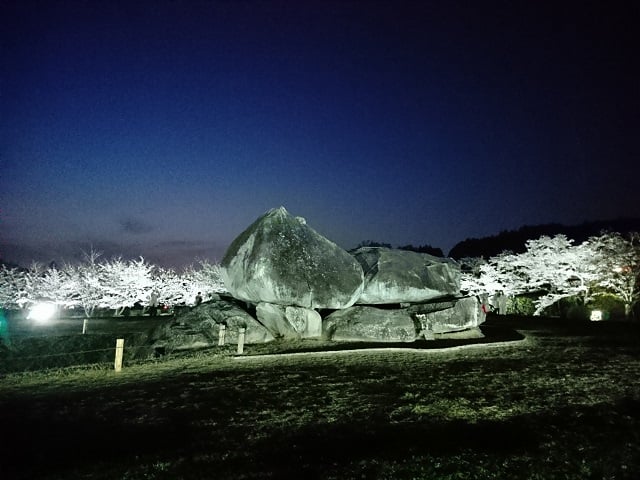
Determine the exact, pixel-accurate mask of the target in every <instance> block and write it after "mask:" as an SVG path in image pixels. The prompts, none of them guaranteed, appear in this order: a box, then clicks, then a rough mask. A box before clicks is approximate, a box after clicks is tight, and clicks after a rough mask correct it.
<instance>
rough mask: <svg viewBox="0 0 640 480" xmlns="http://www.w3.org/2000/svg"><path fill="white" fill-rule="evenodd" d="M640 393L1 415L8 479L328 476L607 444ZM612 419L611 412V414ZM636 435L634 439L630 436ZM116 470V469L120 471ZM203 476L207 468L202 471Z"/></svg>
mask: <svg viewBox="0 0 640 480" xmlns="http://www.w3.org/2000/svg"><path fill="white" fill-rule="evenodd" d="M638 412H640V401H638V400H637V399H624V400H622V401H620V402H619V403H618V404H617V405H596V406H592V407H585V406H583V407H579V408H572V409H570V410H567V411H562V412H554V414H553V415H548V416H547V415H544V414H535V415H523V416H518V417H512V418H510V419H508V420H505V421H497V420H496V421H490V420H484V421H479V422H475V423H468V422H465V421H439V420H438V419H437V418H432V419H428V420H425V421H411V422H403V423H393V422H389V421H387V420H386V419H385V418H378V419H377V418H375V417H372V418H371V419H370V420H369V421H367V422H360V421H359V422H351V423H349V422H347V423H344V422H343V423H335V424H334V423H310V424H306V425H302V426H300V427H296V426H292V427H283V426H282V425H278V426H275V425H268V424H267V425H261V426H247V425H244V426H241V425H236V426H234V425H229V426H225V427H204V426H198V425H194V424H193V422H190V419H189V417H188V416H187V415H185V414H182V413H181V414H176V415H175V417H173V418H165V419H164V420H163V422H162V423H157V424H150V423H145V424H141V423H133V422H132V420H133V419H122V418H112V419H108V420H103V421H100V422H97V421H95V419H82V418H74V417H73V415H71V414H69V415H68V416H67V415H65V417H64V420H62V419H56V418H43V417H40V418H37V419H29V418H26V419H21V418H18V417H11V416H10V415H7V414H6V413H5V414H3V415H2V416H1V418H2V422H3V424H2V429H3V440H4V442H3V443H4V447H3V449H2V451H1V452H0V464H2V466H3V478H7V479H27V478H52V477H53V478H58V477H59V478H68V477H65V475H70V474H71V472H75V473H73V475H74V476H76V474H78V475H80V474H81V475H89V476H90V477H91V478H122V472H126V471H132V472H135V471H136V469H140V468H143V467H142V466H141V465H144V464H145V462H146V464H147V465H148V464H149V462H153V461H154V460H153V459H161V460H162V462H164V463H166V464H167V465H168V467H167V471H166V472H162V474H157V472H156V474H154V475H153V476H151V477H148V476H147V474H140V475H138V476H135V475H134V476H132V477H130V478H213V477H209V476H208V475H212V474H215V475H214V477H215V478H301V477H300V475H302V474H304V475H305V478H306V479H311V478H325V477H324V474H323V472H325V471H326V469H327V468H330V469H332V471H335V472H337V474H338V475H339V473H340V472H341V471H342V472H344V471H346V470H349V469H352V468H354V465H356V466H357V465H360V464H361V465H372V464H385V463H393V462H400V463H402V462H407V461H411V459H413V458H423V459H424V458H434V457H439V458H451V457H455V456H456V455H463V456H464V455H468V453H469V452H473V453H474V455H480V456H484V457H485V458H488V457H491V458H505V457H509V456H513V455H523V456H529V457H534V458H535V457H537V456H540V455H542V456H549V455H551V456H553V455H554V454H555V452H553V451H547V452H544V451H543V452H541V451H540V450H541V439H542V438H543V437H544V436H545V435H546V436H547V437H549V435H551V434H554V433H555V432H561V433H560V434H561V435H566V437H567V438H564V439H558V440H559V441H566V442H569V443H568V444H566V445H565V446H564V447H563V448H564V449H571V448H573V445H571V443H572V442H573V443H576V444H577V443H579V442H580V441H583V442H584V441H586V439H590V440H589V441H591V440H593V438H592V434H593V433H594V432H597V433H598V434H599V435H601V437H602V443H603V445H607V446H609V448H611V449H615V448H617V444H618V443H620V444H629V443H630V442H635V441H637V440H638V438H637V437H638V434H637V433H634V432H637V431H638V427H639V426H640V413H638ZM612 419H613V420H612ZM630 436H633V437H634V438H630ZM636 460H637V459H636ZM114 475H115V476H114ZM203 475H204V476H203Z"/></svg>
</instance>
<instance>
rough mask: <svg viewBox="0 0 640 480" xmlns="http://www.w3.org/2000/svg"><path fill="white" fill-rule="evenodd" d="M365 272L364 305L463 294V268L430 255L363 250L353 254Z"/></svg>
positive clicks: (360, 299)
mask: <svg viewBox="0 0 640 480" xmlns="http://www.w3.org/2000/svg"><path fill="white" fill-rule="evenodd" d="M353 256H354V257H355V258H356V259H357V260H358V262H359V263H360V265H362V269H363V270H364V290H363V292H362V295H361V296H360V298H359V299H358V300H357V301H356V303H358V304H363V305H379V304H392V303H415V302H426V301H429V300H433V299H437V298H444V297H450V296H456V295H459V294H460V267H459V266H458V264H457V263H456V262H454V261H453V260H450V259H444V258H438V257H434V256H432V255H429V254H427V253H417V252H410V251H405V250H394V249H390V248H379V247H362V248H359V249H358V250H356V251H355V252H353Z"/></svg>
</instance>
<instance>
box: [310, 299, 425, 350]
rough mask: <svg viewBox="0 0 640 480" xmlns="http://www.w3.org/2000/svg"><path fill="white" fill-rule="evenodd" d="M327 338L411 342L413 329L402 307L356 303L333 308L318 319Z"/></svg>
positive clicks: (411, 322) (413, 325)
mask: <svg viewBox="0 0 640 480" xmlns="http://www.w3.org/2000/svg"><path fill="white" fill-rule="evenodd" d="M322 330H323V336H324V337H325V338H326V339H328V340H336V341H362V342H366V341H369V342H413V341H415V339H416V335H417V333H418V332H417V331H416V325H415V322H414V320H413V319H412V318H411V315H410V314H409V313H408V312H407V311H406V310H405V309H389V310H388V309H383V308H376V307H369V306H361V305H356V306H353V307H350V308H347V309H344V310H337V311H335V312H333V313H332V314H331V315H329V316H327V317H326V318H325V319H324V321H323V322H322Z"/></svg>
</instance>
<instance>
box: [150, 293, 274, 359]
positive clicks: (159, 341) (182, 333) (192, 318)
mask: <svg viewBox="0 0 640 480" xmlns="http://www.w3.org/2000/svg"><path fill="white" fill-rule="evenodd" d="M221 325H225V334H224V335H225V342H226V343H228V344H235V343H237V342H238V332H239V329H240V328H244V329H245V340H244V341H245V343H264V342H269V341H271V340H273V339H274V337H273V335H272V334H271V332H270V331H269V330H268V329H267V328H265V327H264V326H263V325H261V324H260V322H258V321H257V320H256V319H255V318H253V317H252V316H251V315H249V314H248V313H247V312H246V311H244V310H243V309H242V308H240V307H239V306H238V305H236V304H235V302H233V301H228V300H222V299H220V298H219V297H215V298H214V299H212V300H211V301H209V302H206V303H203V304H201V305H199V306H198V307H196V308H194V309H192V310H191V311H189V312H187V313H185V314H183V315H180V316H179V317H178V321H177V322H174V321H171V322H166V323H165V324H163V325H160V326H159V327H158V328H156V329H155V330H154V332H153V333H152V340H153V346H154V347H155V348H156V349H159V348H162V349H163V350H164V351H165V352H167V353H168V352H172V351H176V350H189V349H194V348H203V347H211V346H215V345H218V341H219V335H220V326H221Z"/></svg>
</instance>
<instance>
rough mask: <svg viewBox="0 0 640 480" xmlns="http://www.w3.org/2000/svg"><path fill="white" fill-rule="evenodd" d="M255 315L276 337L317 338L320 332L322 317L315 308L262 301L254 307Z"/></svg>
mask: <svg viewBox="0 0 640 480" xmlns="http://www.w3.org/2000/svg"><path fill="white" fill-rule="evenodd" d="M256 315H257V317H258V321H259V322H260V323H262V325H264V326H265V327H266V328H267V329H268V330H269V331H270V332H272V333H273V335H274V336H276V337H277V338H285V339H299V338H319V337H320V335H321V334H322V319H321V318H320V314H319V313H318V312H316V311H315V310H310V309H308V308H302V307H290V306H284V305H275V304H273V303H264V302H262V303H259V304H258V306H257V307H256Z"/></svg>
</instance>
